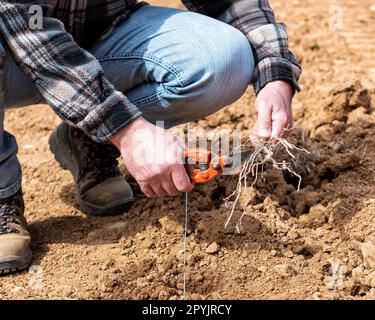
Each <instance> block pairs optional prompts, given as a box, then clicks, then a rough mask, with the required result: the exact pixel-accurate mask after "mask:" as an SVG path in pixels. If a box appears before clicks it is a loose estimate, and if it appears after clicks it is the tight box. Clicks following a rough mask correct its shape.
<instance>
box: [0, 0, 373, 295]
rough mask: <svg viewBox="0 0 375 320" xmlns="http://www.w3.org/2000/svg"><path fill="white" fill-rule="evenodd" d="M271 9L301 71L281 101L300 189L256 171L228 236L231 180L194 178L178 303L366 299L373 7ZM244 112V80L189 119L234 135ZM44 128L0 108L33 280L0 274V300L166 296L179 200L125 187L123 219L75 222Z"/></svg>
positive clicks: (173, 273)
mask: <svg viewBox="0 0 375 320" xmlns="http://www.w3.org/2000/svg"><path fill="white" fill-rule="evenodd" d="M175 2H176V1H153V3H158V4H163V5H173V4H174V3H175ZM271 3H272V4H273V6H274V8H275V10H276V12H277V14H278V17H279V18H280V20H283V21H284V22H285V23H287V25H288V27H289V32H290V38H291V47H292V48H293V51H294V52H295V53H296V55H297V57H298V59H299V60H300V61H301V62H302V64H303V67H304V74H303V77H302V80H301V85H302V88H303V92H302V93H301V94H298V95H297V96H296V98H295V101H294V113H295V118H296V124H297V127H298V128H297V130H296V134H295V137H294V139H297V141H298V143H300V144H304V145H305V146H306V147H307V148H308V149H309V150H310V151H312V153H311V154H310V155H309V157H308V159H306V161H305V162H303V163H301V165H300V168H299V170H300V172H302V173H303V186H302V189H301V190H300V191H296V181H295V179H293V177H291V176H289V175H287V174H283V173H282V172H279V171H275V170H273V169H270V170H267V171H266V172H265V175H264V177H263V179H261V181H260V182H259V183H258V184H257V186H256V189H248V190H245V196H246V197H245V198H248V199H250V202H249V204H248V205H247V206H246V207H245V208H242V209H244V210H245V211H246V217H245V219H244V221H243V228H242V231H241V233H239V234H237V233H235V232H233V228H231V227H230V228H229V229H227V230H225V229H224V223H225V221H226V215H227V209H226V208H225V206H224V205H223V198H225V196H228V195H229V194H230V193H231V192H232V191H233V190H234V187H235V183H236V180H235V178H234V177H220V178H218V179H217V180H215V181H213V182H211V183H208V184H206V185H201V186H197V188H196V189H195V190H194V192H192V193H191V195H190V211H189V212H190V218H191V220H190V224H189V237H188V293H189V294H188V297H189V298H194V299H221V298H230V299H343V298H344V299H373V298H375V215H374V212H375V175H374V173H375V140H374V136H375V116H374V115H375V113H374V109H375V105H374V102H371V98H372V101H374V98H375V89H374V88H375V71H374V70H375V57H374V53H375V42H374V41H373V32H374V31H375V30H374V24H375V8H374V6H373V1H371V0H363V1H361V6H358V4H357V1H353V0H340V1H337V0H335V1H331V0H327V1H312V0H303V1H302V0H293V1H288V2H287V4H286V2H285V1H281V0H273V1H271ZM331 4H339V5H341V8H342V9H343V17H344V25H343V29H340V30H332V29H330V28H329V19H330V12H331V11H330V5H331ZM371 5H372V7H371ZM371 76H372V78H371ZM253 110H254V95H253V94H252V91H251V88H250V89H249V93H248V94H246V95H245V96H244V97H243V98H242V99H241V100H240V101H238V102H237V103H235V104H234V105H233V106H231V107H229V108H227V109H225V110H223V111H221V112H219V113H217V114H215V115H212V116H211V117H209V118H207V119H204V120H201V121H199V122H197V123H196V124H194V125H195V126H197V127H204V128H215V127H219V128H225V127H230V128H234V127H236V128H240V129H242V130H244V133H245V134H248V133H250V129H251V127H252V124H253V123H254V120H255V113H254V111H253ZM58 123H59V120H58V119H57V117H56V116H55V115H54V114H53V113H52V111H51V110H49V108H48V107H46V106H33V107H28V108H23V109H19V110H12V111H9V112H7V115H6V128H7V130H9V131H11V132H12V133H13V134H15V135H16V136H17V138H18V142H19V146H20V160H21V162H22V166H23V172H24V181H23V188H24V191H25V200H26V204H27V218H28V221H29V222H30V228H31V231H32V234H33V243H32V248H33V252H34V259H33V264H34V265H38V266H40V268H41V269H40V270H41V272H42V277H43V285H42V286H41V288H39V289H36V288H35V286H32V282H33V280H35V279H34V278H35V275H33V274H31V273H27V272H25V273H21V274H16V275H11V276H7V277H3V278H1V281H0V298H4V299H16V298H31V299H39V298H48V299H52V298H58V299H65V298H69V299H146V298H151V299H180V298H181V288H182V273H181V272H182V267H181V265H182V260H181V249H182V240H183V238H182V233H183V220H184V217H183V216H184V212H183V203H184V202H183V198H182V197H178V198H165V199H152V200H150V199H146V198H145V197H144V196H142V195H141V193H140V192H139V189H138V188H137V186H136V184H134V183H133V185H134V188H135V189H136V193H137V203H136V205H135V206H134V208H133V209H132V210H131V211H130V212H129V213H128V214H126V215H123V216H120V217H109V218H90V217H86V216H85V215H84V214H82V213H81V212H80V210H79V209H78V208H77V207H76V205H75V203H74V189H73V184H72V179H71V176H70V175H69V173H67V172H65V171H62V170H61V169H60V168H59V166H58V165H57V163H56V162H55V161H54V160H53V156H52V155H51V153H50V152H49V149H48V144H47V140H48V137H49V134H50V133H51V131H52V130H53V128H54V127H55V126H56V125H57V124H58ZM241 203H242V204H244V203H245V201H243V202H241ZM238 213H240V211H239V212H238ZM208 246H210V248H209V249H210V250H207V248H208ZM206 251H209V252H213V253H207V252H206ZM30 281H31V282H30ZM30 284H31V286H30ZM32 288H34V289H32Z"/></svg>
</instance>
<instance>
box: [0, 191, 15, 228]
mask: <svg viewBox="0 0 375 320" xmlns="http://www.w3.org/2000/svg"><path fill="white" fill-rule="evenodd" d="M19 206H20V203H19V201H18V200H17V199H16V198H13V199H12V200H11V201H10V202H5V203H0V235H1V234H5V233H19V231H18V230H17V229H16V228H14V227H11V226H10V224H11V223H14V224H20V223H19V221H18V219H17V218H16V217H17V216H18V215H19V210H18V207H19Z"/></svg>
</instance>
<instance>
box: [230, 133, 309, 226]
mask: <svg viewBox="0 0 375 320" xmlns="http://www.w3.org/2000/svg"><path fill="white" fill-rule="evenodd" d="M251 144H252V141H251V140H250V139H249V140H248V141H246V143H245V145H244V147H246V146H249V145H251ZM298 153H306V154H308V153H310V152H309V151H307V150H306V149H304V148H299V147H297V146H296V145H294V144H293V143H291V142H289V141H287V140H286V139H284V138H272V139H267V140H266V139H262V138H258V139H257V141H256V142H255V149H254V152H253V153H252V154H251V156H250V158H249V159H248V160H247V161H246V162H245V163H244V164H243V165H242V168H241V171H240V173H239V177H238V183H237V187H236V190H235V191H234V192H233V193H232V194H231V195H230V196H229V197H227V198H225V199H224V200H225V204H226V206H227V207H228V206H229V201H231V205H230V211H229V212H228V218H227V221H226V223H225V228H227V227H228V225H229V223H230V222H231V220H232V218H233V215H234V213H235V209H236V207H237V204H238V201H239V199H240V196H241V194H242V191H243V190H244V189H246V188H247V187H248V186H249V183H248V180H249V179H248V178H249V177H251V178H252V183H251V185H250V187H254V186H255V185H256V183H257V182H258V180H259V178H260V177H261V176H262V175H263V172H264V170H265V167H266V166H271V167H273V168H276V169H277V170H281V171H288V172H289V173H291V174H292V175H294V176H296V177H297V178H298V179H299V182H298V187H297V190H300V187H301V182H302V177H301V175H300V174H298V173H297V172H296V171H295V169H294V168H297V167H298V159H297V157H296V155H297V154H298ZM232 201H233V202H232ZM245 208H246V206H245ZM245 215H246V212H245V210H244V212H243V214H242V215H241V217H240V219H239V221H238V223H237V224H236V230H237V232H240V227H241V224H242V220H243V217H244V216H245Z"/></svg>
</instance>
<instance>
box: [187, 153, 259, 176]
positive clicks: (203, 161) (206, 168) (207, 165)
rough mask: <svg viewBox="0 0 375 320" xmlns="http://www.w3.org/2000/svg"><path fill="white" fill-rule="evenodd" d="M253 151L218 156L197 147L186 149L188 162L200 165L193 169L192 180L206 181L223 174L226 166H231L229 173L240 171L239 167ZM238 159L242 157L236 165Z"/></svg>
mask: <svg viewBox="0 0 375 320" xmlns="http://www.w3.org/2000/svg"><path fill="white" fill-rule="evenodd" d="M251 153H252V151H251V150H245V151H241V152H236V153H231V154H230V155H222V156H218V155H216V154H214V153H212V152H210V151H207V150H203V149H196V150H188V151H186V152H185V159H188V163H190V164H191V163H193V164H195V165H197V166H198V168H196V169H193V172H192V173H193V175H192V177H191V181H192V182H193V183H205V182H208V181H210V180H212V179H214V178H215V177H216V176H218V175H219V174H222V173H223V170H224V168H230V171H229V173H231V174H235V173H239V169H240V168H241V166H242V165H243V164H244V163H245V162H246V161H247V160H248V159H249V157H250V155H251ZM236 159H240V161H237V162H236V165H234V164H235V160H236Z"/></svg>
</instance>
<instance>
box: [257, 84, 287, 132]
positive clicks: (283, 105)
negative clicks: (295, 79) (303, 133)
mask: <svg viewBox="0 0 375 320" xmlns="http://www.w3.org/2000/svg"><path fill="white" fill-rule="evenodd" d="M292 98H293V90H292V86H291V85H290V84H289V83H288V82H286V81H274V82H270V83H268V84H267V85H266V86H265V87H264V88H263V89H262V90H261V91H260V92H259V94H258V96H257V99H256V110H257V112H258V119H257V121H256V123H255V125H254V128H253V134H254V135H255V137H254V138H255V139H256V138H266V139H268V138H271V137H286V136H287V135H288V132H289V131H290V130H288V129H292V126H293V115H292V107H291V105H292Z"/></svg>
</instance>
